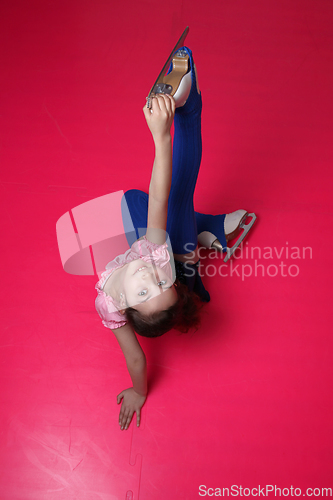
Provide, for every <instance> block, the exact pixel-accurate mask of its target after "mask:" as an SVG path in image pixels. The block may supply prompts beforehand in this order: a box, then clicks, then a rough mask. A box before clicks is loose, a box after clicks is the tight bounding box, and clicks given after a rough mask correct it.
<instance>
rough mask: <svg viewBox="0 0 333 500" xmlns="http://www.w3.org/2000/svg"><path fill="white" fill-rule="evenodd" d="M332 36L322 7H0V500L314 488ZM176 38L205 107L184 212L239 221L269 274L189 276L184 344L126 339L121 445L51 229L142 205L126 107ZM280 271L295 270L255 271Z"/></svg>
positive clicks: (108, 355)
mask: <svg viewBox="0 0 333 500" xmlns="http://www.w3.org/2000/svg"><path fill="white" fill-rule="evenodd" d="M332 21H333V7H332V2H331V1H325V0H280V1H275V0H252V1H246V0H233V1H229V0H224V1H221V2H218V1H216V0H215V1H211V2H199V1H197V0H196V1H191V2H190V1H189V0H184V1H182V2H179V1H177V2H176V1H174V0H171V1H169V2H168V3H167V4H158V3H156V2H152V1H151V0H145V1H144V2H134V1H132V0H128V1H126V0H125V1H123V2H122V3H117V4H115V3H114V2H112V1H109V2H106V1H103V0H95V1H91V0H90V1H89V0H88V1H84V2H78V1H75V0H71V1H69V2H65V1H63V0H60V1H57V2H52V1H41V0H37V1H30V2H24V1H21V2H20V1H15V0H13V1H11V2H9V1H5V2H2V6H1V15H0V23H1V26H0V41H1V59H0V63H1V76H0V82H1V83H0V91H1V92H0V93H1V104H0V106H1V108H0V119H1V123H0V127H1V128H0V139H1V144H0V160H1V223H0V224H1V226H0V228H1V236H2V245H1V263H2V266H1V267H2V286H1V340H0V348H1V349H0V353H1V361H0V376H1V396H0V399H1V407H0V470H1V479H0V497H1V500H30V499H31V500H32V499H33V500H39V499H41V500H72V499H80V500H86V499H87V500H99V499H102V500H118V499H119V500H122V499H127V500H130V499H131V498H132V499H135V500H136V499H140V500H153V499H157V498H158V499H170V498H175V499H189V500H192V499H196V498H200V496H199V494H198V492H199V485H206V486H207V487H213V488H217V487H220V488H222V487H229V488H230V487H231V486H232V485H239V486H240V485H242V486H243V487H249V488H252V487H258V485H259V484H260V485H261V486H264V485H267V484H268V485H276V486H278V487H280V488H290V487H291V485H292V486H293V487H299V488H302V493H303V492H304V493H305V490H306V488H322V487H329V486H330V487H333V484H332V362H331V350H332V344H333V341H332V336H331V332H332V327H331V321H330V319H331V298H332V294H331V286H330V279H331V259H330V258H329V257H330V252H331V241H332V238H331V233H332V229H331V227H332V196H331V186H332V173H331V170H332V159H333V158H332V156H333V155H332V115H333V109H332V107H333V106H332V83H333V82H332V73H333V70H332V49H333V46H332V36H333V31H332ZM186 25H189V27H190V33H189V35H188V38H187V45H189V46H190V48H191V49H192V50H193V54H194V58H195V61H196V64H197V68H198V75H199V84H200V88H201V90H202V95H203V102H204V110H203V126H202V131H203V148H204V149H203V161H202V168H201V171H200V174H199V179H198V184H197V189H196V194H195V208H196V209H197V210H198V211H202V212H209V213H214V214H216V213H220V212H230V211H233V210H236V209H238V208H246V209H247V210H249V211H253V212H255V213H256V214H257V216H258V220H257V222H256V224H255V226H254V227H253V229H252V231H251V234H250V235H249V237H248V238H247V243H248V244H247V247H248V248H249V249H251V248H253V247H258V248H259V249H261V252H262V254H263V252H264V249H265V247H269V248H272V249H273V250H272V251H273V253H274V255H275V257H274V258H270V259H264V258H263V256H262V258H261V259H260V260H258V262H257V263H258V264H262V265H263V266H264V269H265V276H262V273H261V272H259V273H258V275H257V276H255V275H254V273H253V274H252V276H251V277H247V278H244V280H242V278H241V276H237V274H236V273H234V274H233V275H231V272H230V270H231V267H230V266H231V263H230V265H229V268H224V273H225V274H227V276H226V277H220V276H218V275H217V276H213V277H207V276H204V277H203V281H204V283H205V285H206V287H207V288H208V290H209V292H210V294H211V302H210V303H209V304H207V305H206V306H205V307H204V312H203V316H202V327H201V329H200V330H199V331H197V332H196V333H195V334H188V335H179V334H178V333H177V332H175V331H172V332H170V333H168V334H167V335H165V336H163V337H161V338H158V339H152V340H148V339H142V340H141V339H140V341H141V343H142V346H143V348H144V350H145V352H146V356H147V361H148V370H149V383H150V393H149V398H148V400H147V402H146V404H145V406H144V408H143V411H142V413H143V420H142V425H141V427H140V428H139V429H137V428H136V427H135V426H134V425H131V427H130V429H129V430H128V431H126V432H125V431H123V432H121V431H120V430H119V426H118V413H119V407H118V406H117V405H116V395H117V394H118V393H119V392H120V391H121V390H123V389H124V388H126V387H128V386H129V385H130V379H129V375H128V373H127V370H126V365H125V361H124V358H123V355H122V353H121V351H120V348H119V346H118V344H117V341H116V339H115V337H114V336H113V334H112V332H111V331H109V330H107V329H106V328H104V327H103V325H102V324H101V321H100V319H99V317H98V315H97V313H96V311H95V309H94V300H95V290H94V286H95V283H96V281H97V279H96V278H95V277H92V276H88V277H84V276H72V275H69V274H66V273H65V272H64V270H63V269H62V265H61V261H60V256H59V251H58V247H57V240H56V232H55V225H56V222H57V220H58V219H59V218H60V217H61V216H62V215H63V214H64V213H65V212H67V211H68V210H70V209H72V208H73V207H75V206H77V205H80V204H82V203H84V202H86V201H88V200H91V199H94V198H96V197H98V196H102V195H105V194H107V193H111V192H116V191H119V190H126V189H130V188H137V189H144V190H147V189H148V185H149V178H150V172H151V166H152V162H153V144H152V141H151V138H150V135H149V131H148V129H147V127H146V125H145V121H144V117H143V113H142V107H143V105H144V103H145V97H146V95H147V94H148V91H149V89H150V87H151V85H152V83H153V81H154V80H155V78H156V76H157V73H158V72H159V70H160V68H161V67H162V65H163V63H164V60H165V59H166V57H167V56H168V53H169V51H170V50H171V48H172V47H173V45H174V43H175V42H176V40H177V39H178V37H179V36H180V34H181V32H182V30H183V29H184V28H185V26H186ZM274 247H275V248H276V251H277V252H278V254H279V253H280V251H281V250H282V251H283V253H282V254H281V256H280V257H278V256H277V255H276V253H275V250H274ZM287 247H288V248H289V249H291V247H298V248H300V249H302V248H303V247H311V249H312V258H310V254H309V252H307V254H306V257H305V258H304V259H303V258H301V259H292V258H291V256H290V254H291V251H290V250H289V257H288V258H287V257H286V251H285V249H286V248H287ZM266 250H267V248H266ZM205 256H206V257H207V258H206V259H203V260H204V262H205V263H210V264H212V265H214V266H215V267H216V266H218V265H220V264H222V262H223V261H222V258H221V257H218V258H215V257H214V258H213V257H211V258H208V253H206V254H205ZM281 262H283V263H284V264H285V265H286V266H287V267H286V268H284V274H286V273H287V274H288V266H290V265H297V266H298V271H299V274H298V275H297V276H295V277H292V276H290V275H287V276H285V277H283V276H282V275H281V271H279V272H278V274H277V276H275V277H273V276H268V275H267V268H268V266H269V265H276V266H280V265H281ZM237 264H239V266H240V267H239V269H241V266H242V265H244V264H249V266H252V269H254V265H255V258H254V259H251V258H250V257H249V258H246V256H243V258H241V259H238V260H237V261H234V262H233V266H235V265H237ZM212 269H213V268H210V272H212ZM228 269H229V272H228ZM249 269H250V268H247V271H246V272H247V273H249ZM274 269H275V268H270V270H271V274H274V273H273V270H274ZM278 269H280V268H278ZM295 272H296V268H295V267H294V268H291V273H292V274H295Z"/></svg>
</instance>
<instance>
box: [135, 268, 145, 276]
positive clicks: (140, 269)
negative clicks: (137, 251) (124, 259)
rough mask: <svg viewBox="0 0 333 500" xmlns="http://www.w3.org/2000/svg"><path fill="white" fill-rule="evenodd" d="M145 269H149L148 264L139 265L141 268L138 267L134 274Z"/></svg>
mask: <svg viewBox="0 0 333 500" xmlns="http://www.w3.org/2000/svg"><path fill="white" fill-rule="evenodd" d="M143 269H147V266H141V267H139V269H137V270H136V271H135V273H134V274H136V273H138V272H139V271H143ZM134 274H133V276H134Z"/></svg>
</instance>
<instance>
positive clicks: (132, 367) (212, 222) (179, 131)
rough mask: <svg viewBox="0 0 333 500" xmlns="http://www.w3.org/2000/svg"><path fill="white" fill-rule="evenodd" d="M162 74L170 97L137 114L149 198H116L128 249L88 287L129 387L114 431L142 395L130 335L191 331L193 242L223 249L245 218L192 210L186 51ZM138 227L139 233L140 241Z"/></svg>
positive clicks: (194, 171) (197, 117) (197, 112)
mask: <svg viewBox="0 0 333 500" xmlns="http://www.w3.org/2000/svg"><path fill="white" fill-rule="evenodd" d="M178 59H183V60H185V62H186V64H185V70H184V71H183V72H182V73H181V74H180V75H179V71H176V70H175V68H176V65H177V64H176V63H177V60H178ZM168 77H169V78H170V79H172V78H173V79H174V80H175V79H176V80H178V81H177V92H176V93H175V94H174V97H171V96H170V95H168V94H165V93H160V94H156V95H155V97H153V99H152V101H151V109H149V108H148V107H147V106H145V107H144V109H143V111H144V115H145V118H146V122H147V124H148V127H149V129H150V132H151V134H152V137H153V140H154V144H155V160H154V164H153V169H152V175H151V180H150V186H149V196H148V194H147V193H144V192H142V191H138V190H135V189H134V190H130V191H127V192H126V193H125V194H124V197H123V200H122V213H123V222H124V226H125V227H126V225H127V224H128V220H127V219H126V217H127V216H126V214H127V213H128V211H129V214H130V217H131V222H133V225H134V227H135V230H136V232H135V233H133V232H130V231H128V232H126V236H127V240H128V243H129V245H130V247H131V248H130V249H129V250H128V251H127V252H126V253H125V254H123V255H120V256H118V257H117V258H116V259H114V260H113V261H112V262H110V263H109V264H108V265H107V266H106V269H107V270H106V271H105V272H104V273H102V276H101V279H100V280H99V282H98V283H97V285H96V289H97V293H98V295H97V298H96V309H97V311H98V313H99V315H100V317H101V319H102V322H103V324H104V326H106V327H108V328H110V329H111V330H112V331H113V333H114V334H115V336H116V338H117V340H118V342H119V345H120V347H121V349H122V351H123V353H124V355H125V359H126V364H127V368H128V371H129V374H130V376H131V379H132V383H133V386H132V387H130V388H128V389H125V390H124V391H122V392H121V393H120V394H118V396H117V403H118V404H119V403H120V402H122V405H121V410H120V414H119V425H120V428H121V430H123V429H128V426H129V425H130V422H131V420H132V417H133V414H134V412H136V417H137V425H138V426H139V425H140V411H141V408H142V406H143V404H144V402H145V400H146V397H147V369H146V357H145V354H144V352H143V350H142V348H141V346H140V344H139V342H138V339H137V337H136V335H135V332H136V333H137V334H139V335H142V336H146V337H157V336H160V335H162V334H164V333H166V332H167V331H169V330H170V329H172V328H175V329H177V330H179V331H182V332H186V331H188V330H189V328H190V327H195V328H198V326H199V309H200V307H201V306H202V305H203V304H202V303H203V302H208V301H209V300H210V296H209V293H208V291H207V290H206V289H205V287H204V285H203V283H202V280H201V277H200V275H199V272H198V265H199V261H200V259H199V252H198V240H199V242H200V243H203V244H204V245H205V246H206V247H208V248H209V247H210V248H212V247H215V248H218V249H219V250H220V251H221V252H223V251H224V252H225V251H226V250H227V241H228V240H230V239H232V238H234V237H235V236H237V234H238V233H239V232H240V226H241V225H242V222H243V221H244V219H246V217H247V215H248V213H247V212H246V211H245V210H238V211H236V212H233V213H232V214H228V215H225V214H223V215H216V216H213V215H208V214H200V213H198V212H195V211H194V206H193V195H194V189H195V185H196V181H197V177H198V173H199V168H200V162H201V152H202V144H201V109H202V99H201V92H200V89H199V86H198V80H197V72H196V67H195V65H194V62H193V57H192V52H191V50H189V49H188V48H187V47H183V48H182V49H180V50H179V51H177V53H176V54H175V56H174V59H173V61H172V63H171V65H170V68H169V73H168ZM168 77H166V78H168ZM173 122H174V140H173V147H172V138H171V133H170V129H171V125H172V123H173ZM140 228H146V234H145V235H144V236H141V237H139V229H140ZM168 236H169V241H170V242H171V247H172V248H171V249H170V248H169V249H168V245H167V242H166V240H167V238H168ZM168 250H169V251H168ZM170 250H172V253H173V258H174V261H175V269H176V277H175V276H173V273H172V268H171V265H170V253H171V251H170ZM169 252H170V253H169ZM172 253H171V257H172Z"/></svg>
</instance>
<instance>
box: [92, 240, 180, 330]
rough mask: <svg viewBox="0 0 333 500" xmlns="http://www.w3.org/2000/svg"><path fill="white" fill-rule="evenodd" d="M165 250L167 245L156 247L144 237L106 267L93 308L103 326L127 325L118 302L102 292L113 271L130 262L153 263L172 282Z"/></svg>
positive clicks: (168, 258)
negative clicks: (139, 260) (138, 260)
mask: <svg viewBox="0 0 333 500" xmlns="http://www.w3.org/2000/svg"><path fill="white" fill-rule="evenodd" d="M167 248H168V245H167V243H164V244H163V245H157V244H156V243H151V242H150V241H148V240H147V239H146V237H145V236H144V237H143V239H142V240H137V241H135V242H134V243H133V245H132V246H131V248H130V249H129V250H127V252H125V253H124V254H122V255H118V257H116V258H115V259H114V260H112V261H111V262H109V263H108V264H107V265H106V271H104V272H103V273H102V274H101V279H100V280H99V281H98V283H97V284H96V286H95V288H96V290H97V297H96V301H95V306H96V310H97V312H98V314H99V316H100V317H101V319H102V323H103V325H104V326H106V327H107V328H111V329H112V330H114V329H115V328H120V327H121V326H124V325H126V323H127V321H126V320H125V319H124V315H122V314H120V312H119V311H118V309H120V304H119V302H118V301H117V300H115V299H113V298H112V297H111V296H110V295H107V294H106V293H105V292H104V290H103V288H104V285H105V283H106V281H107V280H108V278H109V277H110V276H111V274H112V273H113V272H114V271H115V269H118V268H119V267H122V266H124V265H125V264H128V263H129V262H131V261H132V260H137V259H141V260H143V261H145V262H148V263H152V262H153V263H154V264H155V265H156V266H158V267H160V268H161V269H163V271H164V272H165V273H166V274H167V275H168V276H169V278H170V279H171V280H173V276H172V274H173V273H172V267H171V265H170V262H169V261H170V254H169V252H168V250H167Z"/></svg>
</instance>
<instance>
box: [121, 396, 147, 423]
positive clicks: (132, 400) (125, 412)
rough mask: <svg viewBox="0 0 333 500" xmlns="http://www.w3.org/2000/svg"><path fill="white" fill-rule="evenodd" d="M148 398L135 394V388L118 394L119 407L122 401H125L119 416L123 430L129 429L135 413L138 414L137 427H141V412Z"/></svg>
mask: <svg viewBox="0 0 333 500" xmlns="http://www.w3.org/2000/svg"><path fill="white" fill-rule="evenodd" d="M146 397H147V396H141V394H138V393H137V392H135V390H134V389H133V387H130V388H129V389H125V390H124V391H122V392H121V393H120V394H118V396H117V404H118V405H119V403H120V402H121V400H123V402H122V405H121V410H120V414H119V425H120V429H121V430H123V429H125V430H126V429H128V426H129V424H130V423H131V420H132V417H133V413H134V412H136V425H137V426H138V427H139V425H140V412H141V408H142V406H143V405H144V402H145V401H146Z"/></svg>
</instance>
